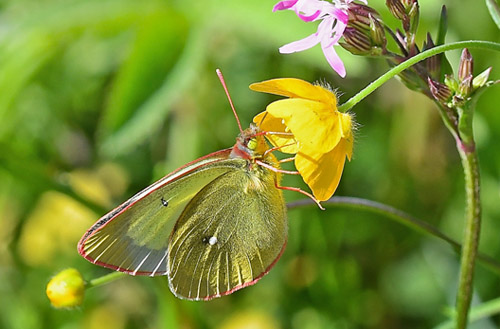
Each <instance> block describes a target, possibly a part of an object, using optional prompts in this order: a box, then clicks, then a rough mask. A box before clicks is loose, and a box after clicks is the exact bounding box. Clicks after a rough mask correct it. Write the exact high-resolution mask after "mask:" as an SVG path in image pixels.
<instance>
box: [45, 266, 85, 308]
mask: <svg viewBox="0 0 500 329" xmlns="http://www.w3.org/2000/svg"><path fill="white" fill-rule="evenodd" d="M46 293H47V297H49V299H50V303H51V304H52V306H54V307H57V308H63V307H64V308H66V307H76V306H80V305H81V304H82V302H83V296H84V293H85V282H84V281H83V278H82V275H81V274H80V272H78V271H77V270H75V269H74V268H68V269H65V270H63V271H61V272H59V273H58V274H56V275H55V276H54V277H53V278H52V279H51V280H50V281H49V283H48V284H47V290H46Z"/></svg>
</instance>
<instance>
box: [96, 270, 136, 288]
mask: <svg viewBox="0 0 500 329" xmlns="http://www.w3.org/2000/svg"><path fill="white" fill-rule="evenodd" d="M126 275H127V273H123V272H111V273H108V274H106V275H103V276H101V277H98V278H95V279H92V280H90V281H87V284H86V288H87V289H90V288H94V287H97V286H100V285H103V284H106V283H109V282H112V281H115V280H118V279H120V278H122V277H124V276H126Z"/></svg>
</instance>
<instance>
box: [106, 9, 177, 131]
mask: <svg viewBox="0 0 500 329" xmlns="http://www.w3.org/2000/svg"><path fill="white" fill-rule="evenodd" d="M138 25H139V28H138V31H137V32H136V33H137V36H136V38H135V42H134V44H133V46H132V50H131V53H130V55H129V57H128V58H127V61H126V62H125V64H124V65H123V67H122V68H121V70H120V72H119V73H118V76H117V78H116V80H115V82H114V84H113V87H112V90H111V94H110V98H109V101H108V105H107V107H106V109H105V112H104V116H103V118H102V121H101V126H100V127H99V128H100V130H99V133H101V137H107V136H109V135H111V134H113V133H115V132H116V131H118V130H120V128H121V127H122V126H123V125H124V124H125V123H126V122H127V121H128V120H130V119H131V118H132V117H133V116H135V115H136V114H137V111H138V109H140V107H141V105H143V104H144V103H145V102H146V101H147V100H148V98H149V97H151V95H152V94H154V93H155V92H156V91H157V90H158V89H159V88H160V87H161V85H162V84H163V80H164V79H165V76H167V75H168V74H169V72H170V71H171V70H172V68H173V67H174V65H175V63H176V62H177V61H178V59H179V55H180V54H181V52H182V49H183V48H184V46H185V45H184V42H185V40H186V35H187V32H186V31H187V23H186V20H185V19H184V17H183V16H182V15H180V14H179V13H176V12H173V11H172V10H169V9H168V8H162V10H158V11H156V12H152V13H151V14H150V15H147V16H144V17H143V18H142V19H141V20H140V21H139V22H138ZM144 129H149V127H144Z"/></svg>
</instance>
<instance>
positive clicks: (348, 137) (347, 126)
mask: <svg viewBox="0 0 500 329" xmlns="http://www.w3.org/2000/svg"><path fill="white" fill-rule="evenodd" d="M339 119H340V121H341V123H340V125H341V126H342V138H343V139H344V140H345V142H346V143H345V144H344V145H345V153H346V155H347V158H348V159H349V161H351V158H352V147H353V143H354V136H353V133H352V121H353V120H352V115H351V114H350V113H340V115H339Z"/></svg>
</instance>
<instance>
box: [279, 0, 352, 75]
mask: <svg viewBox="0 0 500 329" xmlns="http://www.w3.org/2000/svg"><path fill="white" fill-rule="evenodd" d="M352 1H353V0H334V1H333V3H331V2H327V1H321V0H284V1H280V2H278V3H277V4H276V5H275V6H274V8H273V11H276V10H285V9H290V10H293V11H295V13H296V14H297V16H298V17H299V18H300V19H302V20H303V21H305V22H311V21H317V20H321V23H319V25H318V30H317V31H316V33H313V34H311V35H310V36H308V37H306V38H304V39H301V40H298V41H294V42H292V43H289V44H286V45H284V46H283V47H281V48H280V49H279V51H280V52H281V53H282V54H289V53H294V52H298V51H303V50H306V49H309V48H312V47H314V46H315V45H317V44H318V43H320V44H321V49H322V50H323V54H324V55H325V58H326V60H327V61H328V63H329V64H330V66H331V67H332V68H333V69H334V70H335V72H337V73H338V74H339V75H340V76H341V77H345V75H346V72H345V67H344V63H342V60H341V59H340V57H339V56H338V55H337V52H336V51H335V49H334V48H333V46H336V45H338V41H339V40H340V38H341V37H342V34H343V33H344V30H345V28H346V26H347V21H348V12H347V10H348V5H349V3H351V2H352Z"/></svg>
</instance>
